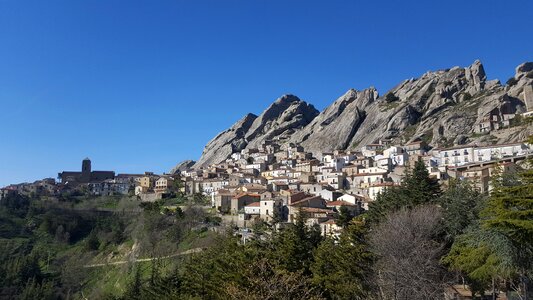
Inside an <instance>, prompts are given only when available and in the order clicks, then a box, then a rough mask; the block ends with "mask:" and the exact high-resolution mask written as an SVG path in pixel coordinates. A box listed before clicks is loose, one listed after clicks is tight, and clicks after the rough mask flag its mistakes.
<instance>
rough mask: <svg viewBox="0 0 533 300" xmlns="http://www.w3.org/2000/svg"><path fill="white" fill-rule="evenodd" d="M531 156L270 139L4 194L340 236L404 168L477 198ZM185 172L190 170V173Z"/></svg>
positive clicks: (489, 149) (499, 149) (519, 147)
mask: <svg viewBox="0 0 533 300" xmlns="http://www.w3.org/2000/svg"><path fill="white" fill-rule="evenodd" d="M531 155H533V148H532V145H530V144H527V143H510V144H496V145H487V146H478V145H463V146H456V147H450V148H431V147H430V146H429V145H427V144H426V143H425V142H424V141H414V142H411V143H408V144H406V145H395V146H392V145H387V144H384V143H374V144H369V145H365V146H363V147H361V149H360V150H359V151H341V150H337V151H333V152H331V153H322V154H321V156H320V158H316V157H314V156H313V154H312V153H310V152H306V151H305V149H304V148H303V147H302V146H299V145H294V144H290V145H289V146H288V147H287V148H285V149H282V148H281V147H280V146H279V145H278V144H276V143H275V142H272V141H268V142H264V143H263V144H261V145H260V146H259V147H258V148H254V149H244V150H242V151H240V152H236V153H233V154H232V155H231V157H230V158H228V159H227V160H225V161H224V162H222V163H219V164H213V165H211V166H208V167H205V168H199V169H194V168H190V166H191V164H189V165H187V164H185V165H184V166H182V167H181V169H177V170H174V172H175V173H174V174H161V175H158V174H154V173H152V172H146V173H144V174H118V175H115V172H113V171H93V170H92V169H91V161H90V160H89V159H88V158H87V159H84V160H83V162H82V170H81V172H70V171H69V172H61V173H59V174H58V179H59V181H58V182H57V183H56V182H55V180H54V179H52V178H48V179H43V180H40V181H37V182H34V183H27V184H18V185H11V186H8V187H5V188H3V189H1V193H0V195H1V196H5V195H7V194H9V193H21V194H26V195H31V194H39V195H43V194H44V195H58V194H60V193H61V192H63V191H65V190H83V191H85V192H86V193H88V194H89V195H93V196H109V195H128V194H130V195H135V196H137V197H138V199H139V202H140V203H142V202H154V201H158V200H160V199H172V198H173V197H176V195H178V194H179V195H187V196H190V197H192V196H194V195H202V196H203V197H205V198H206V199H207V201H206V204H207V205H208V206H210V207H212V208H215V209H216V212H217V213H218V214H219V215H220V216H221V217H222V220H223V221H225V222H226V223H227V224H230V223H231V224H235V225H237V226H238V227H240V228H250V227H252V225H253V224H254V223H256V222H258V221H264V222H268V223H276V224H284V223H292V222H294V221H295V220H296V215H297V214H299V213H303V214H304V215H305V218H306V222H307V224H308V225H313V224H318V225H320V228H321V232H322V234H323V235H338V234H339V233H340V231H341V229H342V228H341V226H338V225H337V222H336V220H337V219H338V217H339V214H340V213H341V211H342V212H343V213H348V214H349V215H350V216H351V217H355V216H357V215H360V214H362V213H364V212H366V211H368V210H369V204H370V203H372V202H373V201H375V200H376V198H377V197H378V195H379V194H380V193H383V191H384V190H385V189H387V188H388V187H392V186H397V185H400V183H401V182H402V178H403V175H404V174H405V172H406V169H408V168H410V167H412V166H413V165H414V163H415V162H417V161H421V162H423V163H424V165H425V166H426V168H427V171H428V172H429V174H430V176H431V177H432V178H434V179H435V180H438V181H439V182H440V184H441V185H442V186H446V185H447V183H448V181H449V180H450V179H459V180H465V181H468V182H471V183H472V184H473V185H474V186H475V188H476V189H477V190H478V191H479V192H481V193H489V192H490V190H491V188H492V187H491V180H490V179H491V176H492V175H493V174H494V173H495V172H496V171H497V170H498V171H499V172H500V173H501V172H504V173H505V172H509V173H513V172H516V168H517V165H519V164H521V163H522V162H523V161H524V160H525V159H527V158H529V157H530V156H531ZM187 167H188V168H187Z"/></svg>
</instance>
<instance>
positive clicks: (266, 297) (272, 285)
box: [226, 258, 323, 300]
mask: <svg viewBox="0 0 533 300" xmlns="http://www.w3.org/2000/svg"><path fill="white" fill-rule="evenodd" d="M244 280H245V283H244V284H241V285H236V284H235V283H230V284H228V285H227V286H226V292H227V293H228V295H229V297H230V299H235V300H237V299H238V300H241V299H249V300H290V299H314V300H318V299H323V298H322V297H321V295H320V293H319V292H318V291H317V290H316V289H315V288H313V287H312V286H311V283H310V282H309V279H308V278H307V277H305V276H303V275H302V274H300V273H298V272H296V273H295V272H286V271H281V270H276V269H275V267H274V266H272V265H271V264H270V263H269V262H268V260H267V259H264V258H263V259H259V260H257V261H254V262H253V263H252V265H251V266H250V268H249V269H247V270H246V271H245V274H244Z"/></svg>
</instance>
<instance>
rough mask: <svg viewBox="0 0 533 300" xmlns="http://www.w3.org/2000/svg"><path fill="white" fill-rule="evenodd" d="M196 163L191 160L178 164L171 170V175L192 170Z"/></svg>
mask: <svg viewBox="0 0 533 300" xmlns="http://www.w3.org/2000/svg"><path fill="white" fill-rule="evenodd" d="M195 163H196V162H195V161H194V160H190V159H187V160H184V161H182V162H180V163H178V164H177V165H176V166H174V168H172V169H170V172H169V174H177V173H180V172H182V171H186V170H189V169H190V168H192V167H193V166H194V164H195Z"/></svg>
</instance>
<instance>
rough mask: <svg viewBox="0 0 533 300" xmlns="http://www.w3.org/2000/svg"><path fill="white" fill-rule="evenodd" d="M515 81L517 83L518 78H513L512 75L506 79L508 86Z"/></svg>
mask: <svg viewBox="0 0 533 300" xmlns="http://www.w3.org/2000/svg"><path fill="white" fill-rule="evenodd" d="M517 83H518V80H516V78H514V77H511V78H509V79H507V85H508V86H513V85H515V84H517Z"/></svg>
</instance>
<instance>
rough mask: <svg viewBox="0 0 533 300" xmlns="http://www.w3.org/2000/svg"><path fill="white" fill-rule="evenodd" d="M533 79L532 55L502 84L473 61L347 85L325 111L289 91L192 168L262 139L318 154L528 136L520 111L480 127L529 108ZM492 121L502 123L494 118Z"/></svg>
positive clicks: (532, 129) (213, 144)
mask: <svg viewBox="0 0 533 300" xmlns="http://www.w3.org/2000/svg"><path fill="white" fill-rule="evenodd" d="M532 82H533V63H531V62H528V63H524V64H521V65H520V66H518V67H517V68H516V70H515V76H514V77H513V78H511V79H509V80H508V81H507V84H505V85H504V84H501V83H500V82H499V81H498V80H487V76H486V74H485V69H484V67H483V65H482V64H481V62H480V61H475V62H474V63H473V64H472V65H470V66H468V67H466V68H461V67H453V68H451V69H447V70H440V71H434V72H427V73H425V74H423V75H422V76H421V77H420V78H416V79H415V78H411V79H408V80H405V81H403V82H401V83H400V84H398V85H397V86H395V87H394V88H392V89H391V90H390V91H388V92H387V93H385V94H383V95H381V96H380V95H379V93H378V91H377V90H376V89H375V88H373V87H370V88H368V89H365V90H362V91H357V90H353V89H350V90H349V91H348V92H346V93H345V94H344V95H342V96H341V97H340V98H338V99H337V100H335V101H334V102H333V103H332V104H331V105H330V106H329V107H327V108H326V109H325V110H324V111H322V112H321V113H319V112H318V111H317V110H316V109H315V108H314V107H313V106H312V105H310V104H307V103H305V102H304V101H302V100H300V99H298V98H297V97H296V96H292V95H285V96H283V97H281V98H279V99H277V100H276V101H275V102H274V103H273V104H272V105H271V106H270V107H269V108H267V109H266V110H265V111H264V112H263V113H262V114H261V115H260V116H259V117H256V116H255V115H252V114H249V115H247V116H246V117H244V118H243V119H242V120H240V121H239V122H237V123H236V124H235V125H233V126H232V127H231V128H230V129H228V130H226V131H224V132H222V133H221V134H219V135H218V136H216V137H215V138H214V139H213V140H211V141H210V142H209V143H208V144H207V146H206V147H205V149H204V152H203V154H202V157H201V158H200V160H199V161H198V162H197V163H196V164H195V167H199V166H204V165H207V164H210V163H218V162H220V161H223V160H224V159H226V158H227V157H229V156H230V155H231V153H233V152H236V151H240V150H242V149H245V148H247V147H257V146H258V145H260V143H261V142H263V141H265V140H278V141H279V142H280V143H281V144H282V145H283V144H287V143H289V142H293V143H298V144H301V145H303V146H304V148H305V149H306V150H307V151H311V152H313V153H314V154H315V155H319V154H320V153H321V152H325V151H332V150H335V149H355V148H358V147H360V146H362V145H365V144H368V143H374V142H377V141H380V140H381V141H385V140H386V141H389V142H391V143H393V144H402V143H407V142H409V141H412V140H414V139H422V140H425V141H427V142H428V143H429V144H431V145H432V146H452V145H455V144H466V143H473V142H477V143H485V144H489V143H499V142H512V141H519V140H524V139H525V138H526V137H527V136H528V135H530V134H533V126H532V125H528V124H521V123H520V118H518V119H516V120H515V121H513V123H512V125H513V127H512V128H508V129H505V130H492V131H491V132H490V133H488V132H480V130H481V128H484V127H486V126H489V127H490V126H497V125H494V124H497V123H498V122H500V121H502V120H505V119H506V118H508V117H509V116H510V115H514V114H515V113H521V112H524V111H526V106H525V103H524V102H525V100H524V92H523V91H524V87H526V86H531V85H532ZM532 101H533V100H532ZM532 104H533V102H532ZM529 109H530V110H531V109H533V108H532V107H530V108H529ZM490 120H498V122H494V123H493V125H491V124H490V122H489V121H490Z"/></svg>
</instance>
